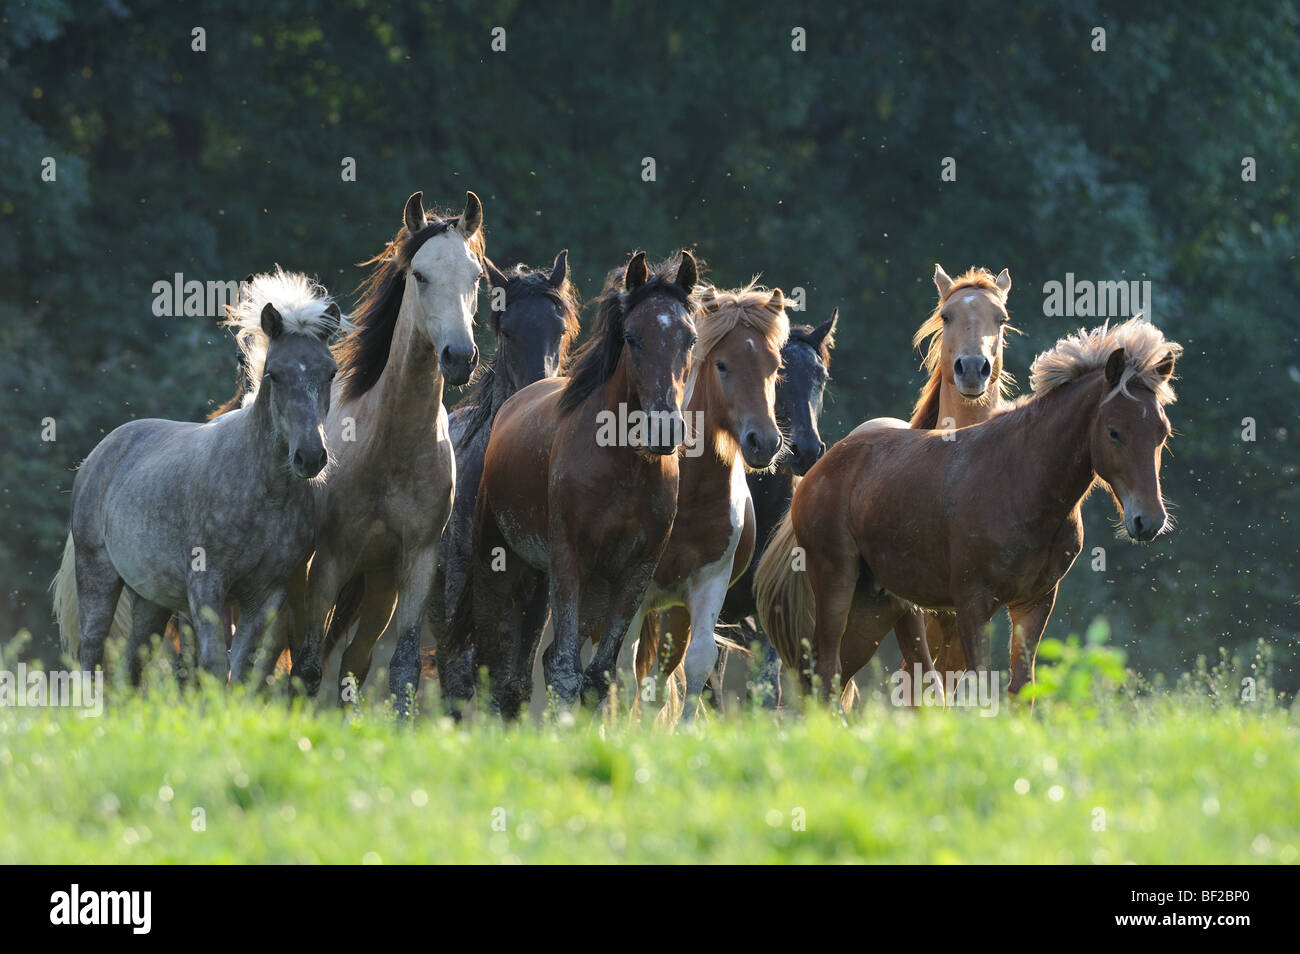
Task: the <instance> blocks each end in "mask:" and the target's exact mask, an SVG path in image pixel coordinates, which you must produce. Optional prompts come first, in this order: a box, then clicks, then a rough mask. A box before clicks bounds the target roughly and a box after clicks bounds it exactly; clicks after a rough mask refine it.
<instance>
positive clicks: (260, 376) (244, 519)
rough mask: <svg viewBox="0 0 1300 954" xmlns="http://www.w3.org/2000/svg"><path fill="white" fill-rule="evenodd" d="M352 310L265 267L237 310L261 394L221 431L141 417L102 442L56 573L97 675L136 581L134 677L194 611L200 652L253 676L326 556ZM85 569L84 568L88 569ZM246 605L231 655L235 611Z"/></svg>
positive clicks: (75, 497) (80, 479) (68, 637)
mask: <svg viewBox="0 0 1300 954" xmlns="http://www.w3.org/2000/svg"><path fill="white" fill-rule="evenodd" d="M339 319H340V315H339V309H338V306H337V305H336V304H334V303H333V301H332V300H331V299H330V298H329V297H328V296H326V295H325V294H324V291H323V289H321V288H320V287H319V286H318V285H316V284H314V283H313V282H311V281H309V280H308V279H307V278H306V277H305V276H303V275H298V274H294V273H285V272H281V271H279V270H277V271H276V272H275V273H274V274H267V275H259V276H256V277H255V278H254V280H253V281H252V283H251V284H250V285H249V286H248V289H247V293H246V294H245V295H244V296H242V297H241V298H240V300H239V302H238V303H237V304H236V305H234V306H232V307H231V308H230V309H229V310H228V319H227V324H228V325H231V326H233V327H235V328H237V329H239V345H240V348H241V349H242V351H243V352H244V355H245V358H246V366H247V369H248V381H249V387H251V389H252V390H251V391H249V393H247V394H245V396H244V400H243V404H242V406H241V407H240V408H239V409H238V410H235V411H232V412H231V413H229V414H226V415H223V416H222V417H220V418H218V419H216V420H214V421H209V422H208V423H206V424H188V423H181V422H177V421H162V420H139V421H131V422H130V423H128V424H123V425H122V426H121V427H119V428H117V430H115V431H113V432H112V433H111V434H109V435H108V436H107V437H106V438H104V439H103V440H102V441H100V443H99V446H97V447H96V448H95V449H94V451H92V452H91V454H90V456H89V457H88V458H86V462H85V463H84V464H83V465H82V467H81V470H80V471H78V473H77V477H76V480H75V481H74V482H73V485H72V529H71V531H70V532H69V534H68V541H67V545H66V546H65V548H64V554H63V565H62V566H61V568H60V569H59V575H58V576H57V577H56V579H55V615H56V616H57V617H58V620H59V628H60V631H61V633H62V635H63V638H64V641H65V645H66V646H67V647H68V649H69V651H70V652H72V653H78V650H77V641H78V637H80V651H79V654H78V656H79V660H80V665H81V667H82V668H83V669H86V670H93V669H94V668H95V667H96V666H100V665H102V663H103V659H104V641H105V638H106V636H107V634H108V630H109V626H110V624H111V623H112V620H113V615H114V607H115V606H116V605H117V602H118V598H119V596H120V595H121V593H122V589H123V586H124V585H125V587H126V588H127V591H128V592H129V593H130V594H131V603H132V606H131V608H132V618H133V622H132V632H131V652H130V656H131V666H132V677H133V678H136V679H138V676H139V671H138V666H139V649H140V646H141V644H142V643H143V642H144V641H145V640H146V639H147V638H148V637H149V635H150V634H153V633H161V632H162V631H163V629H164V627H165V626H166V623H167V619H168V617H169V616H170V615H171V614H172V613H176V614H180V615H183V616H186V617H187V618H189V619H190V620H191V621H192V622H193V624H194V627H195V630H196V632H197V636H198V644H199V653H200V656H199V661H200V664H201V665H202V667H203V668H204V669H206V670H207V671H208V672H209V673H211V674H212V675H213V676H215V677H216V678H218V679H219V680H221V681H222V682H223V683H224V682H225V681H226V678H227V672H228V670H229V674H230V675H232V676H233V677H234V678H235V679H239V678H241V677H242V676H243V675H244V672H245V671H246V668H247V666H248V663H249V661H250V657H251V654H252V651H253V650H254V649H255V648H256V647H257V646H258V645H259V643H260V639H261V635H262V631H263V629H264V627H265V626H266V625H267V624H268V622H270V621H271V620H272V619H274V617H275V616H276V615H277V614H279V613H280V612H281V611H282V609H283V608H284V604H285V600H286V594H287V587H288V585H289V582H290V579H291V577H292V575H293V573H294V571H295V570H296V569H297V568H298V567H299V566H300V565H301V564H302V561H303V560H304V559H306V557H307V556H308V554H310V553H311V543H312V486H311V484H310V483H309V482H308V481H309V479H311V478H315V477H317V476H318V475H319V474H321V472H322V471H323V470H324V468H325V464H326V460H327V457H326V451H325V441H324V435H323V433H322V428H321V422H322V421H323V420H324V418H325V415H326V414H327V412H328V411H329V405H330V381H331V379H333V378H334V375H335V363H334V359H333V357H332V356H331V354H330V349H329V344H328V339H329V337H330V335H332V334H333V333H334V332H335V331H336V330H338V327H339ZM74 567H75V570H74ZM230 603H235V604H237V605H238V606H239V607H240V609H241V613H240V622H239V627H238V630H237V632H236V634H235V642H234V652H233V655H232V656H231V657H230V658H228V657H227V650H226V633H225V632H224V630H223V627H222V626H221V618H222V611H223V610H224V609H225V607H226V606H227V605H228V604H230Z"/></svg>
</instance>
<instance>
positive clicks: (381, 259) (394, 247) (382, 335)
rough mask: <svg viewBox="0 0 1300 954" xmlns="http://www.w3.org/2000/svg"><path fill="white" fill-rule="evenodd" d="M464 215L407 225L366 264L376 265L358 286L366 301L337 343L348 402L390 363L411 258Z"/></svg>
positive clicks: (356, 396)
mask: <svg viewBox="0 0 1300 954" xmlns="http://www.w3.org/2000/svg"><path fill="white" fill-rule="evenodd" d="M459 221H460V219H459V216H456V217H453V218H449V219H439V218H436V217H433V216H430V218H429V221H428V224H427V225H425V227H424V228H422V229H420V231H418V232H416V233H415V234H414V235H411V234H410V233H409V232H407V231H406V229H405V228H403V229H402V231H401V232H399V233H398V234H397V237H396V238H394V239H393V240H392V241H391V242H389V243H388V245H387V247H386V248H385V249H384V250H383V251H382V252H380V253H379V254H378V255H376V256H375V257H374V258H372V259H370V260H369V261H365V262H361V267H363V268H364V267H365V266H367V265H376V266H377V267H376V268H375V269H374V270H373V271H372V272H371V273H370V275H369V276H368V277H367V278H366V279H365V280H364V281H363V282H362V283H361V284H360V285H359V286H358V287H357V294H359V295H361V299H360V300H359V301H358V302H357V307H356V312H355V313H354V314H353V315H352V316H351V319H352V323H353V324H354V325H356V326H357V327H356V330H355V331H353V332H351V333H350V334H349V335H348V336H347V337H346V338H344V339H343V340H342V341H341V342H339V344H338V345H337V347H336V350H335V359H336V360H337V361H338V366H339V373H340V374H341V375H343V390H342V394H341V397H342V399H343V400H344V401H351V400H354V399H355V398H359V397H360V396H361V395H363V394H365V393H366V392H367V391H369V390H370V389H371V388H373V387H374V386H375V383H376V382H377V381H378V380H379V376H380V375H381V374H383V373H384V367H385V366H386V365H387V364H388V353H389V351H390V350H391V349H392V346H393V330H394V329H395V328H396V327H397V315H398V313H399V312H400V311H401V309H402V295H403V293H404V292H405V289H406V270H407V269H408V268H409V267H410V265H411V259H412V258H414V257H415V253H416V252H418V251H419V250H420V247H421V246H422V245H424V243H425V242H427V241H429V239H431V238H433V237H434V236H435V235H441V234H442V233H443V232H445V231H447V230H448V229H450V228H453V227H455V226H456V225H457V223H458V222H459Z"/></svg>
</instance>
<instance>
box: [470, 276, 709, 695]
mask: <svg viewBox="0 0 1300 954" xmlns="http://www.w3.org/2000/svg"><path fill="white" fill-rule="evenodd" d="M697 278H698V271H697V266H696V263H695V259H694V258H693V257H692V256H691V255H690V253H688V252H682V253H681V258H680V263H679V264H677V265H676V266H675V267H674V266H672V265H663V266H659V267H658V268H655V269H653V270H651V269H650V268H649V267H648V266H647V265H646V259H645V253H644V252H639V253H637V254H636V255H634V256H633V257H632V259H631V261H629V262H628V264H627V268H626V269H625V270H624V273H623V275H622V276H621V279H620V280H619V281H617V282H616V283H614V284H612V285H611V286H610V287H608V289H607V291H606V292H605V294H604V295H603V296H602V298H601V300H600V304H599V308H598V311H597V315H596V321H595V327H594V330H593V335H592V338H591V339H590V340H589V341H588V342H587V343H586V344H585V345H583V347H582V348H581V349H580V350H579V351H578V352H577V353H576V354H575V356H574V363H573V367H572V369H571V373H570V375H569V377H567V378H545V379H543V380H541V381H538V382H537V383H535V384H532V385H529V386H528V387H526V388H524V389H522V390H521V391H519V392H518V393H517V394H515V395H514V397H512V398H511V399H510V400H508V401H507V402H506V403H505V404H504V405H503V406H502V407H501V410H500V411H499V412H498V413H497V418H496V422H495V424H494V425H493V427H492V437H491V439H490V440H489V442H488V448H487V454H486V456H485V458H484V461H483V477H482V480H481V481H480V483H479V491H478V499H477V501H476V505H475V514H474V545H473V553H474V565H473V570H472V575H471V580H470V585H468V586H466V587H465V589H464V590H463V591H462V596H461V599H460V602H459V604H458V605H457V607H456V611H455V614H454V617H453V620H452V624H451V627H450V633H449V638H448V642H449V651H450V653H453V654H454V653H458V652H460V651H462V650H463V649H464V648H465V646H466V645H467V644H468V642H469V625H468V624H469V613H468V612H467V609H468V607H472V610H473V614H472V615H473V643H474V668H475V670H476V671H477V670H479V669H481V668H483V667H486V668H487V670H488V673H489V678H490V680H491V684H492V697H493V698H492V706H493V708H495V709H496V710H497V711H499V712H501V713H502V714H504V715H507V716H514V715H516V714H517V713H518V711H519V709H520V708H521V707H522V706H524V705H526V704H527V702H528V699H529V697H530V696H531V694H532V670H533V659H534V657H535V655H536V652H537V646H538V643H539V642H540V640H541V634H542V629H543V626H544V624H545V620H546V611H547V608H548V605H549V608H550V610H551V612H552V618H553V620H554V626H555V637H554V641H553V642H552V644H551V646H549V647H548V648H547V651H546V655H545V657H544V662H545V669H546V682H547V685H548V686H549V687H551V688H552V689H553V690H554V692H555V693H556V694H557V696H558V697H559V699H560V700H561V701H562V702H564V703H565V704H571V703H573V702H575V701H576V700H577V699H578V697H579V695H580V694H585V693H586V692H587V691H591V693H592V695H594V696H595V697H597V698H599V697H601V696H603V694H604V691H605V689H606V688H607V686H608V683H607V681H606V676H605V674H606V673H609V672H612V671H613V669H614V663H615V661H616V660H617V658H618V652H619V650H620V649H621V647H622V644H623V638H624V636H625V635H626V633H627V630H628V626H629V625H630V623H631V622H632V618H633V617H634V616H635V615H636V612H637V610H638V608H639V607H640V606H641V603H642V601H643V599H644V597H645V594H646V590H647V589H648V587H649V586H650V582H651V577H652V575H653V574H654V570H655V566H656V565H657V564H658V562H659V557H660V554H661V553H662V552H663V548H664V543H665V541H666V540H667V539H668V532H669V529H670V528H671V527H672V525H673V518H674V517H675V516H676V513H677V489H678V454H677V451H678V449H679V447H680V446H681V445H682V443H683V440H684V437H685V429H684V427H683V423H684V421H683V417H682V413H681V410H682V404H683V395H684V394H685V391H686V381H687V376H688V373H689V371H690V357H691V349H692V348H693V347H694V346H695V343H696V340H697V338H698V335H697V333H696V329H695V312H696V309H697V307H698V297H697V295H696V294H695V286H696V281H697ZM647 422H649V423H648V424H647ZM624 424H628V425H630V429H627V428H625V427H624V426H623V425H624ZM467 604H468V605H467ZM602 631H604V638H601V633H602ZM587 640H591V641H593V642H598V643H599V646H598V648H597V651H596V653H595V656H594V658H593V659H592V661H591V663H590V664H589V666H588V668H587V670H586V672H585V673H584V672H583V669H582V662H581V658H580V656H579V651H580V649H581V647H582V645H583V643H585V642H586V641H587Z"/></svg>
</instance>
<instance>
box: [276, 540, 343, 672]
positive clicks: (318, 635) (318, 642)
mask: <svg viewBox="0 0 1300 954" xmlns="http://www.w3.org/2000/svg"><path fill="white" fill-rule="evenodd" d="M350 575H351V567H350V566H348V567H345V566H343V565H342V563H341V561H339V560H338V559H337V558H336V557H335V555H334V554H332V553H330V552H328V551H325V550H322V549H318V550H317V551H316V554H315V556H313V557H312V561H311V572H310V573H308V575H307V590H306V600H305V603H306V609H305V611H304V614H303V616H301V617H300V616H298V614H297V613H296V612H295V614H294V617H295V618H294V628H293V630H292V631H291V635H290V637H289V651H290V653H291V654H292V655H293V669H291V670H290V672H289V678H290V679H297V680H299V681H301V682H302V685H303V688H304V689H306V691H307V695H309V696H314V695H316V693H317V692H319V691H320V683H321V672H322V667H323V663H322V658H321V651H322V647H323V644H324V641H325V618H326V617H327V616H328V615H329V612H330V610H331V609H332V608H333V606H334V601H335V600H336V599H338V595H339V590H340V589H342V588H343V584H344V583H345V582H346V581H347V579H348V577H349V576H350ZM298 636H300V637H301V640H299V639H298V638H296V637H298ZM295 643H296V644H297V645H295Z"/></svg>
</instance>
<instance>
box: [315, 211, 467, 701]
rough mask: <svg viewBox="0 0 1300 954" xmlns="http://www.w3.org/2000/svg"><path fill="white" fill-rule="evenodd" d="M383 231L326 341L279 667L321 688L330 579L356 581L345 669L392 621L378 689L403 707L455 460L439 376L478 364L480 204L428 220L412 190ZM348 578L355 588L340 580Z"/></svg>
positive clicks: (444, 380) (361, 663) (362, 668)
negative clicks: (312, 518) (393, 228)
mask: <svg viewBox="0 0 1300 954" xmlns="http://www.w3.org/2000/svg"><path fill="white" fill-rule="evenodd" d="M402 221H403V225H402V228H401V230H400V231H399V232H398V233H397V235H396V237H395V238H394V239H393V240H392V241H391V242H389V243H388V245H387V247H386V248H385V249H384V251H383V252H381V253H380V254H379V255H376V256H375V257H374V258H373V259H371V260H370V261H369V262H366V263H365V264H367V265H373V266H374V268H373V270H372V271H371V274H370V276H369V278H367V279H366V281H365V283H364V284H363V286H362V288H363V294H362V297H361V300H360V301H359V302H358V303H357V307H356V312H355V314H354V315H353V316H352V318H353V324H354V325H355V326H356V328H355V330H354V331H352V332H351V333H350V334H349V335H348V336H347V337H346V338H344V339H343V341H342V342H341V343H340V345H339V346H338V348H337V353H338V356H339V368H340V372H341V373H340V374H339V380H338V381H337V382H336V383H335V387H334V390H335V395H334V405H333V407H332V408H331V411H330V416H329V419H328V420H327V422H326V428H325V429H326V433H327V435H328V436H329V441H330V448H331V453H332V454H333V461H332V464H331V469H330V482H329V484H328V485H326V486H325V487H323V488H322V491H321V493H320V494H318V497H317V501H316V551H315V554H314V555H313V556H312V559H311V566H310V571H309V573H308V575H307V576H306V584H305V587H306V588H305V595H304V596H303V606H302V608H301V609H300V610H298V611H296V612H295V618H296V619H297V621H298V625H296V626H295V627H294V628H293V629H291V630H290V653H291V655H292V658H293V670H292V673H291V675H292V676H294V677H295V678H298V679H301V680H302V683H303V684H304V686H305V688H306V689H307V691H308V692H309V693H311V694H315V692H316V691H317V690H318V689H319V688H320V682H321V650H322V643H323V636H324V627H325V623H326V619H327V616H328V614H329V613H330V611H331V609H332V608H333V607H334V605H335V603H336V602H337V601H338V597H339V593H340V591H341V590H342V589H343V587H344V586H345V585H346V584H348V583H349V582H350V581H353V580H354V579H355V578H357V577H362V578H364V583H363V584H361V585H363V587H364V589H363V593H364V595H363V598H362V604H361V610H360V621H359V624H358V627H357V633H356V635H355V636H354V637H353V640H354V642H356V641H357V640H360V643H359V645H360V646H362V647H364V648H365V652H364V653H357V654H355V655H358V656H363V657H364V658H362V659H356V658H353V659H352V662H351V668H352V671H353V672H355V673H356V675H357V677H358V679H364V677H365V673H366V670H367V669H368V667H369V663H370V653H369V649H370V647H373V645H374V643H375V641H376V640H377V639H378V638H379V634H380V633H381V632H385V631H388V630H391V631H392V632H393V633H394V634H395V636H396V648H395V649H394V651H393V658H392V662H391V664H390V666H389V673H388V680H389V691H390V692H391V693H392V695H393V696H394V697H395V698H396V699H397V706H398V709H399V711H405V707H406V699H407V694H408V693H410V692H413V691H414V690H415V689H417V688H418V686H419V679H420V656H419V652H420V627H421V623H422V621H423V619H424V616H425V612H426V609H427V607H428V605H429V594H430V590H431V587H432V585H433V576H434V571H435V569H436V567H437V563H438V556H437V554H438V544H439V541H440V539H441V537H442V531H443V528H444V527H445V526H446V524H447V517H448V515H449V513H450V512H451V501H452V496H453V493H454V490H455V483H456V468H455V461H454V459H453V457H452V448H451V440H450V435H449V433H448V425H447V411H446V409H445V408H444V407H443V405H442V395H443V388H444V385H445V384H452V385H459V384H464V383H465V382H466V381H468V380H469V377H470V374H471V373H472V372H473V370H474V367H475V365H476V364H477V363H478V348H477V347H475V345H474V334H473V323H474V313H475V311H476V309H477V302H478V288H479V281H480V279H481V278H482V277H483V274H484V268H483V251H484V250H483V207H482V205H481V204H480V203H479V200H478V197H477V196H476V195H474V193H473V192H469V193H467V194H466V200H465V209H464V211H463V212H462V213H461V214H460V215H458V216H453V217H439V216H436V215H434V216H431V215H429V214H427V213H426V212H425V210H424V205H423V196H422V194H421V193H419V192H417V193H415V194H414V195H412V196H411V197H410V198H409V199H408V200H407V201H406V206H405V208H404V209H403V212H402ZM353 585H357V584H353Z"/></svg>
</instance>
